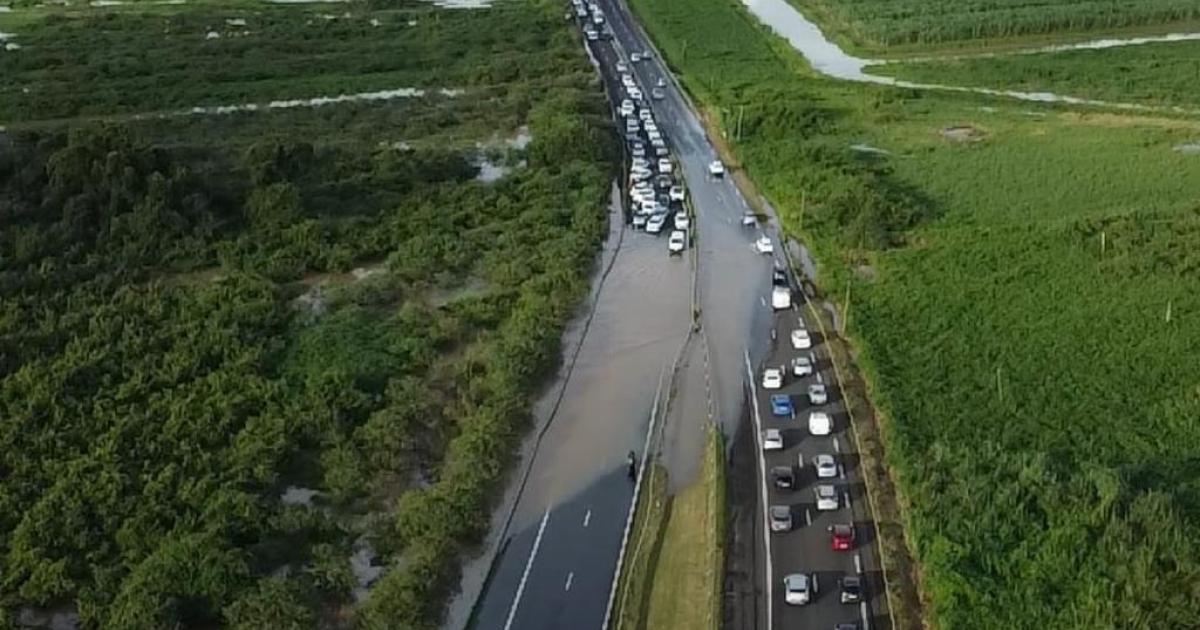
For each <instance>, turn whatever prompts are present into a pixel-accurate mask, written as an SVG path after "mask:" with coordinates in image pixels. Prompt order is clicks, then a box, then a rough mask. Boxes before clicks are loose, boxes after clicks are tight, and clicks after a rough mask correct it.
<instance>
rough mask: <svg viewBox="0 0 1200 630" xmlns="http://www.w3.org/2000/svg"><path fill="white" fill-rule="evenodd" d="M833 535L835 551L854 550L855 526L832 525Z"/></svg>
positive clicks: (830, 530)
mask: <svg viewBox="0 0 1200 630" xmlns="http://www.w3.org/2000/svg"><path fill="white" fill-rule="evenodd" d="M829 532H830V533H832V534H833V550H834V551H849V550H851V549H853V548H854V526H853V525H849V524H838V525H830V526H829Z"/></svg>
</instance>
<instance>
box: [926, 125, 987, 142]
mask: <svg viewBox="0 0 1200 630" xmlns="http://www.w3.org/2000/svg"><path fill="white" fill-rule="evenodd" d="M938 133H940V134H941V136H942V137H943V138H945V139H947V140H950V141H952V142H982V141H983V140H984V139H985V138H987V134H986V133H984V132H983V131H982V130H980V129H979V128H977V127H972V126H971V125H954V126H953V127H944V128H943V129H942V130H941V131H939V132H938Z"/></svg>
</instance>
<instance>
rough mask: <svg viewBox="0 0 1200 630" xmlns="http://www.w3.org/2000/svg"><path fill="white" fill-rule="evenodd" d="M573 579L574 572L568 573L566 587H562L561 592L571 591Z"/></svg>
mask: <svg viewBox="0 0 1200 630" xmlns="http://www.w3.org/2000/svg"><path fill="white" fill-rule="evenodd" d="M574 579H575V572H574V571H572V572H570V573H568V574H567V584H566V586H564V587H563V590H564V591H569V590H571V580H574Z"/></svg>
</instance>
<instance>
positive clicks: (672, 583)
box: [613, 426, 726, 630]
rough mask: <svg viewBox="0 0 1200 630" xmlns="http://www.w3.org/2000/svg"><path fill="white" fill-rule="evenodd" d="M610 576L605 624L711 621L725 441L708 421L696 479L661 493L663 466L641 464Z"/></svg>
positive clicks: (715, 608) (721, 542) (716, 604)
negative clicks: (642, 476) (611, 598)
mask: <svg viewBox="0 0 1200 630" xmlns="http://www.w3.org/2000/svg"><path fill="white" fill-rule="evenodd" d="M647 475H648V476H647V479H646V482H645V485H644V486H643V487H642V492H641V496H640V497H639V498H638V507H637V513H636V515H635V517H634V520H633V527H632V529H631V531H630V534H629V541H628V546H627V548H626V551H625V562H624V564H623V566H622V568H621V575H620V578H619V582H618V584H617V596H616V601H615V602H614V607H613V620H614V621H613V626H614V627H615V628H618V629H622V630H641V629H643V628H654V629H657V628H709V629H715V628H718V627H719V626H720V624H721V610H722V599H721V598H722V593H723V592H724V579H725V518H726V514H725V447H724V439H723V437H722V436H721V433H720V431H718V430H717V429H716V428H715V427H711V426H710V427H709V429H708V443H707V446H706V448H705V450H704V461H703V462H702V466H701V475H700V479H699V480H698V481H697V482H696V483H694V484H692V485H691V486H689V487H687V488H685V489H684V490H683V491H682V492H680V493H679V494H678V495H677V496H668V495H667V472H666V469H664V468H663V467H662V466H661V465H659V464H658V463H654V464H652V465H650V466H649V468H648V472H647Z"/></svg>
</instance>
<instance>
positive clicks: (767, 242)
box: [754, 234, 775, 254]
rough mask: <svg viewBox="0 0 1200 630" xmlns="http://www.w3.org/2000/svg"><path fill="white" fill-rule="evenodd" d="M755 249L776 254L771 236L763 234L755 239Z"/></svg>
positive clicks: (759, 251)
mask: <svg viewBox="0 0 1200 630" xmlns="http://www.w3.org/2000/svg"><path fill="white" fill-rule="evenodd" d="M754 250H755V251H757V252H758V253H760V254H774V253H775V245H773V244H772V243H771V237H769V236H767V235H766V234H763V235H762V236H760V237H758V240H757V241H754Z"/></svg>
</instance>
